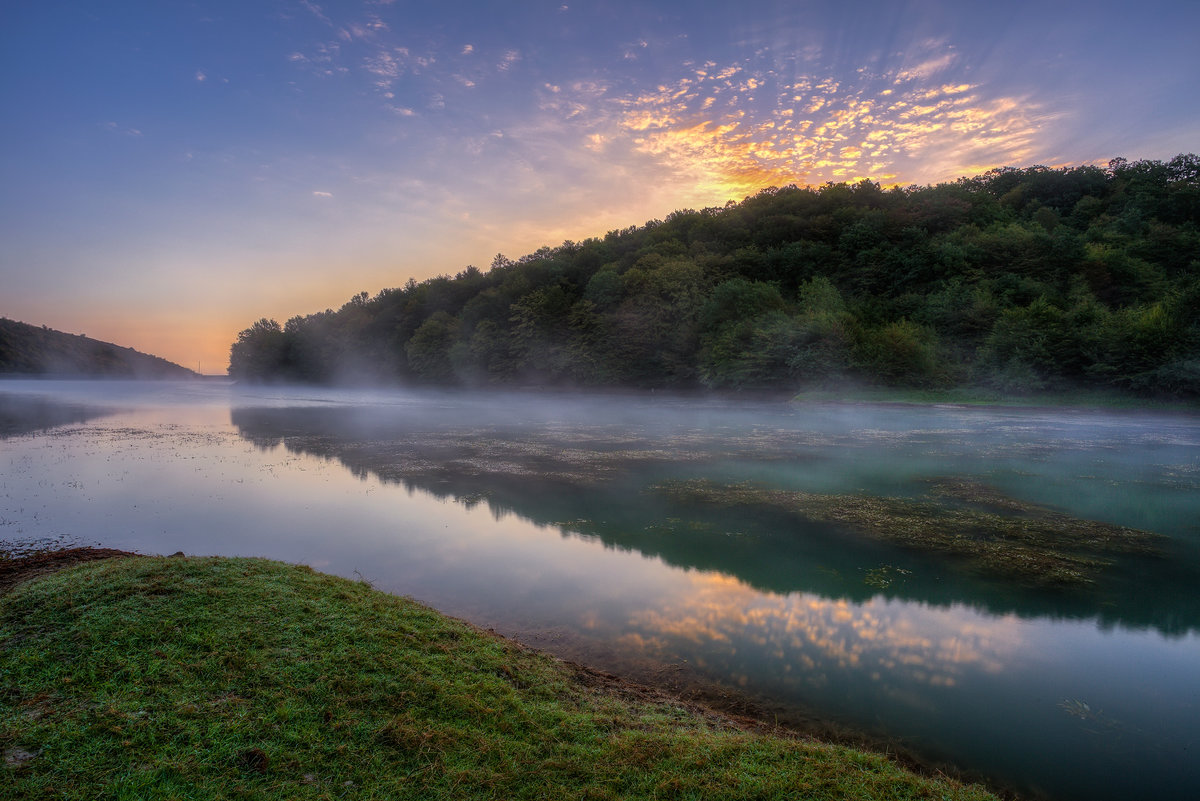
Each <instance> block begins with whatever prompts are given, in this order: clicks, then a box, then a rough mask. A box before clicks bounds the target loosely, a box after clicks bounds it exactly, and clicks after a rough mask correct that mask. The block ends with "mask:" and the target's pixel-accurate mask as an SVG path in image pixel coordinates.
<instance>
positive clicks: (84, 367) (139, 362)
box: [0, 317, 196, 379]
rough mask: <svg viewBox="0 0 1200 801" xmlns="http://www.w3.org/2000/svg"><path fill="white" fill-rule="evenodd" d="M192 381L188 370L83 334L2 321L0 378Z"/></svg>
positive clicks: (194, 374)
mask: <svg viewBox="0 0 1200 801" xmlns="http://www.w3.org/2000/svg"><path fill="white" fill-rule="evenodd" d="M9 374H10V375H20V376H28V375H38V376H54V377H66V376H91V377H95V378H155V379H167V378H195V377H196V373H193V372H192V371H191V370H189V369H187V368H186V367H180V366H179V365H178V364H175V363H173V362H169V361H167V360H166V359H163V358H160V357H158V356H151V355H150V354H148V353H141V352H139V351H136V350H134V349H133V348H126V347H122V346H120V345H114V344H113V343H111V342H104V341H101V340H99V339H92V338H91V337H87V336H84V335H83V334H67V333H64V332H62V331H55V330H54V329H53V328H47V327H46V326H44V325H43V326H36V325H29V324H28V323H22V322H18V321H16V320H9V319H6V318H3V317H0V375H9Z"/></svg>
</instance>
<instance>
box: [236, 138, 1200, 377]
mask: <svg viewBox="0 0 1200 801" xmlns="http://www.w3.org/2000/svg"><path fill="white" fill-rule="evenodd" d="M230 374H231V375H233V376H234V377H237V378H241V379H249V380H289V381H310V382H345V381H370V382H389V383H390V382H401V383H432V384H456V385H466V386H481V385H489V384H527V385H528V384H535V385H558V384H573V385H582V386H634V387H659V388H678V389H689V388H703V387H707V388H715V389H756V390H793V389H799V388H803V387H808V386H813V385H832V384H835V383H838V382H841V381H846V380H851V381H855V382H858V383H867V384H879V385H889V386H901V387H948V386H956V385H972V386H982V387H990V388H994V389H998V390H1002V391H1007V392H1036V391H1041V390H1049V389H1061V388H1066V387H1080V386H1087V387H1107V388H1117V389H1121V390H1126V391H1131V392H1136V393H1146V394H1155V395H1166V396H1176V397H1180V396H1196V395H1200V157H1197V156H1195V155H1180V156H1177V157H1175V158H1173V159H1171V160H1170V161H1169V162H1159V161H1135V162H1129V161H1126V160H1124V159H1115V160H1113V161H1111V162H1110V163H1109V165H1108V166H1107V168H1104V167H1097V166H1081V167H1072V168H1062V169H1049V168H1046V167H1040V166H1037V167H1028V168H1024V169H1016V168H1004V169H997V170H992V171H990V172H988V173H986V174H984V175H980V176H977V177H974V178H964V179H960V180H958V181H956V182H953V183H945V184H939V185H936V186H913V187H907V188H896V189H888V190H884V189H882V188H881V187H880V186H879V185H878V184H875V183H871V182H868V181H863V182H861V183H858V184H853V185H847V184H828V185H826V186H822V187H818V188H799V187H795V186H789V187H786V188H783V189H776V188H770V189H765V190H763V191H762V192H760V193H758V194H757V195H755V196H753V197H749V198H747V199H745V200H744V201H742V202H741V203H730V204H728V205H726V206H725V207H724V208H710V209H703V210H699V211H694V210H690V209H689V210H682V211H676V212H674V213H673V214H670V215H669V216H668V217H667V218H666V219H664V220H652V221H650V222H648V223H646V224H645V225H642V226H636V227H630V228H626V229H624V230H621V231H610V232H609V233H608V234H606V235H605V236H603V237H599V238H594V239H588V240H585V241H583V242H565V243H563V244H562V245H560V246H558V247H545V248H542V249H540V250H538V251H537V252H535V253H532V254H529V255H528V256H525V257H523V258H521V259H519V260H517V261H512V260H509V259H507V258H505V257H503V256H497V257H496V258H495V260H494V261H493V263H492V265H491V267H490V269H488V270H487V271H486V272H485V271H481V270H479V269H477V268H475V267H467V268H466V269H464V270H463V271H462V272H460V273H459V274H458V275H456V276H453V277H450V276H442V277H438V278H433V279H430V280H427V281H423V282H420V283H417V282H415V281H412V280H410V281H409V282H408V283H407V284H406V285H404V286H403V287H401V288H397V289H385V290H383V291H382V292H380V293H379V294H377V295H375V296H374V297H370V296H368V295H367V293H362V294H359V295H357V296H355V297H353V298H351V299H350V301H349V302H348V303H346V304H345V305H344V306H342V307H341V308H340V309H338V310H337V311H334V310H326V311H324V312H320V313H317V314H311V315H308V316H298V317H293V318H292V319H290V320H288V321H287V322H286V324H285V325H282V326H280V325H279V324H278V323H277V322H276V321H273V320H266V319H264V320H260V321H258V322H257V323H255V324H254V325H253V326H251V327H250V328H248V329H246V330H245V331H242V332H241V334H240V335H239V337H238V340H237V342H235V343H234V344H233V346H232V350H231V355H230Z"/></svg>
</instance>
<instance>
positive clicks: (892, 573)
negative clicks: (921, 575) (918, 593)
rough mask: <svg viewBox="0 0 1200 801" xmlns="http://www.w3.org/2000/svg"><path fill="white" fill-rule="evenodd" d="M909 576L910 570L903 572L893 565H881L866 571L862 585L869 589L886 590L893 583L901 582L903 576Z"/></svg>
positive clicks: (900, 568)
mask: <svg viewBox="0 0 1200 801" xmlns="http://www.w3.org/2000/svg"><path fill="white" fill-rule="evenodd" d="M911 575H912V571H911V570H905V569H904V568H902V567H896V566H895V565H883V566H881V567H877V568H874V569H873V570H868V571H867V575H866V576H864V577H863V583H864V584H866V585H867V586H869V587H875V588H876V589H880V590H886V589H887V588H888V587H890V586H892V584H894V583H895V582H897V581H903V580H904V577H905V576H911Z"/></svg>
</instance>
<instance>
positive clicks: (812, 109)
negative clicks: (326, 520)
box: [0, 0, 1200, 372]
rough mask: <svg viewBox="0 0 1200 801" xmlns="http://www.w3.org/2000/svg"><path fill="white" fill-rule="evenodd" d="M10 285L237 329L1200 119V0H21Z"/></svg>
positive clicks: (8, 151) (137, 338)
mask: <svg viewBox="0 0 1200 801" xmlns="http://www.w3.org/2000/svg"><path fill="white" fill-rule="evenodd" d="M0 22H2V24H0V62H2V63H0V68H2V70H3V71H2V73H0V74H2V75H3V76H4V77H3V78H2V79H0V101H2V102H3V108H4V109H5V112H4V117H3V121H2V122H0V282H2V283H0V316H6V317H10V318H15V319H19V320H24V321H26V322H31V323H35V324H46V325H49V326H51V327H53V328H59V329H62V330H66V331H71V332H75V333H86V334H88V335H89V336H94V337H98V338H101V339H108V340H112V341H116V342H118V343H120V344H123V345H130V346H133V347H136V348H138V349H139V350H144V351H148V352H151V353H156V354H159V355H162V356H165V357H167V358H169V359H172V360H174V361H177V362H180V363H182V364H185V365H187V366H191V367H195V365H196V364H197V363H200V364H201V365H202V366H203V368H204V370H205V372H216V371H219V370H222V369H223V368H224V366H225V364H226V361H227V356H228V347H229V344H230V343H231V342H232V341H233V339H234V338H235V337H236V335H237V332H238V331H239V330H240V329H242V328H245V327H247V326H248V325H249V324H250V323H252V322H253V321H254V320H256V319H258V318H259V317H263V316H268V317H275V318H276V319H278V320H280V322H283V321H284V320H286V319H287V318H288V317H290V316H293V315H296V314H307V313H310V312H314V311H320V310H322V309H325V308H327V307H333V308H337V307H338V306H340V305H341V304H342V303H344V302H345V301H346V300H347V299H349V297H350V296H351V295H353V294H355V293H357V292H359V291H363V290H365V291H367V292H370V293H371V294H374V293H376V292H377V291H379V290H380V289H382V288H385V287H393V286H399V285H401V284H403V283H404V282H405V281H407V280H408V279H409V278H410V277H412V278H416V279H417V280H421V279H423V278H427V277H429V276H432V275H437V274H443V273H455V272H458V271H459V270H461V269H462V268H463V267H465V266H466V265H468V264H475V265H477V266H479V267H481V268H486V267H487V266H488V265H489V264H490V262H491V259H492V257H493V256H494V255H495V254H496V253H498V252H503V253H505V254H506V255H508V256H511V257H517V256H520V255H522V254H524V253H527V252H530V251H533V250H535V249H537V248H538V247H540V246H542V245H556V244H559V243H561V242H562V241H563V240H564V239H576V240H578V239H584V238H586V237H589V236H597V235H603V234H604V233H605V232H606V231H608V230H611V229H614V228H623V227H626V226H629V225H634V224H640V223H642V222H645V221H646V220H647V219H651V218H661V217H664V216H666V215H667V214H669V213H670V212H671V211H673V210H675V209H678V208H700V207H704V206H714V205H722V204H724V203H725V201H727V200H730V199H734V200H740V199H741V198H742V197H744V196H745V195H747V194H750V193H752V192H754V191H756V190H757V189H759V188H762V187H764V186H768V185H784V184H787V183H793V182H794V183H799V184H805V183H811V184H821V183H824V182H825V181H829V180H833V181H840V180H857V179H860V178H864V177H866V178H871V179H873V180H877V181H880V182H881V183H884V184H894V183H900V184H910V183H934V182H937V181H942V180H953V179H954V178H957V177H959V176H961V175H970V174H975V173H978V172H982V171H984V170H987V169H989V168H991V167H995V166H1003V165H1014V166H1026V165H1030V164H1046V165H1049V166H1056V165H1066V164H1080V163H1086V162H1105V161H1107V160H1108V159H1109V158H1112V157H1114V156H1124V157H1127V158H1131V159H1136V158H1157V159H1166V158H1170V157H1171V156H1173V155H1175V154H1177V153H1181V152H1196V151H1197V150H1200V142H1198V140H1200V136H1198V133H1200V80H1198V78H1197V76H1200V55H1198V52H1200V48H1197V46H1196V43H1195V42H1196V33H1195V32H1196V31H1197V30H1200V2H1194V0H1186V1H1181V2H1162V1H1161V0H1147V2H1138V3H1132V2H1126V3H1115V2H1054V0H1042V2H1010V3H1004V2H975V1H974V0H957V2H943V1H942V0H937V1H935V0H927V1H924V0H913V1H912V2H904V1H903V0H875V1H874V2H871V1H870V0H862V1H861V2H853V3H851V2H755V0H745V1H744V2H735V3H731V2H719V3H717V2H704V1H703V0H691V1H690V2H655V3H652V2H636V3H635V2H617V1H615V0H614V1H612V2H582V1H580V2H571V0H565V2H439V3H432V2H419V3H418V2H405V0H392V1H391V2H389V1H388V0H356V1H355V2H333V1H332V0H326V1H325V2H319V0H261V2H260V1H259V0H240V2H235V1H232V0H195V2H170V1H169V0H155V1H154V2H104V3H97V2H94V0H92V1H90V2H57V1H56V0H43V1H42V2H38V3H24V4H19V5H18V4H9V6H8V7H6V8H5V10H4V11H0Z"/></svg>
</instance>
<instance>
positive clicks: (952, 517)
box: [651, 479, 1162, 586]
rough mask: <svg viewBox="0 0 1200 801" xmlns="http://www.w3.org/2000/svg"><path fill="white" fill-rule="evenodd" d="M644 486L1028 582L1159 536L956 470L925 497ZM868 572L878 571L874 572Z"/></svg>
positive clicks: (1088, 565) (1070, 573)
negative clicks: (1024, 496)
mask: <svg viewBox="0 0 1200 801" xmlns="http://www.w3.org/2000/svg"><path fill="white" fill-rule="evenodd" d="M651 490H652V491H653V492H656V493H658V494H660V495H663V496H665V497H667V498H669V499H671V500H673V501H675V502H677V503H682V504H707V505H715V506H722V507H741V508H747V509H753V510H759V511H763V512H775V513H779V512H783V513H786V514H788V515H791V516H794V517H795V518H797V519H800V520H805V521H814V522H822V523H833V524H837V525H839V526H841V527H843V528H845V529H846V530H849V531H852V532H854V533H855V534H858V535H861V536H865V537H868V538H871V539H875V540H880V541H885V542H890V543H894V544H896V545H900V546H903V547H905V548H911V549H913V550H921V551H927V552H931V553H936V554H940V555H944V556H947V557H951V558H953V559H955V560H957V561H960V562H962V563H965V564H966V565H967V566H968V567H969V568H971V569H973V570H977V571H979V572H981V573H985V574H990V575H995V576H1002V577H1007V578H1015V579H1018V580H1020V581H1023V582H1025V583H1030V584H1035V585H1048V586H1053V585H1079V584H1090V583H1092V582H1094V581H1095V580H1096V577H1097V575H1098V574H1099V573H1100V572H1101V571H1102V570H1103V569H1104V568H1106V567H1108V566H1109V565H1111V564H1112V562H1113V560H1112V558H1111V554H1123V553H1139V554H1153V553H1156V552H1157V545H1158V543H1159V541H1161V539H1162V537H1161V536H1160V535H1157V534H1154V533H1152V532H1148V531H1141V530H1138V529H1132V528H1126V527H1124V526H1116V525H1112V524H1110V523H1103V522H1098V521H1094V520H1081V519H1079V518H1075V517H1071V516H1070V515H1066V514H1063V513H1061V512H1056V511H1054V510H1050V509H1046V508H1044V507H1039V506H1036V505H1033V504H1027V503H1024V502H1022V501H1019V500H1017V499H1014V498H1010V497H1008V496H1006V495H1004V494H1003V493H1001V492H999V491H998V490H996V489H994V488H992V487H989V486H987V485H984V484H981V483H977V482H971V481H964V480H960V479H945V480H938V481H935V482H933V485H932V490H931V493H930V497H929V498H927V499H926V498H922V499H908V498H892V497H883V498H881V497H872V496H864V495H837V494H819V493H809V492H796V491H788V490H779V489H771V488H768V487H762V486H759V485H755V484H750V483H738V484H718V483H715V482H712V481H708V480H704V479H697V480H688V481H667V482H663V483H660V484H655V485H654V486H652V487H651ZM876 578H878V579H882V576H877V577H876Z"/></svg>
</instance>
